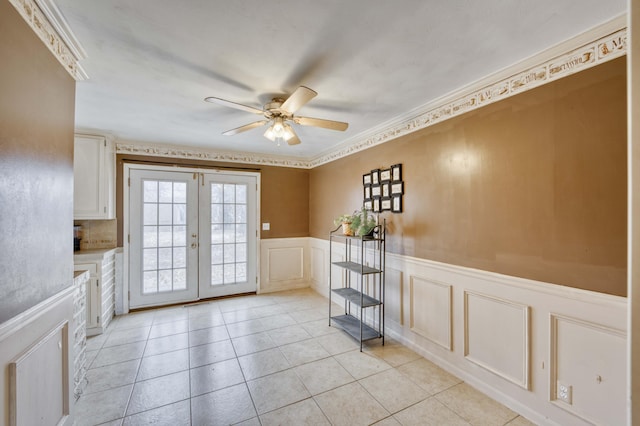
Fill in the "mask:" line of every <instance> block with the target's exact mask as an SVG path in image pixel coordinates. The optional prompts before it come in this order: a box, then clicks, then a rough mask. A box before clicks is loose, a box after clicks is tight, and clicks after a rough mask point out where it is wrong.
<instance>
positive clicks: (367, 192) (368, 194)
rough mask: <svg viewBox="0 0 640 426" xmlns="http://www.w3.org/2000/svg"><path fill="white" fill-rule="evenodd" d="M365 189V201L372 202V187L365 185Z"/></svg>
mask: <svg viewBox="0 0 640 426" xmlns="http://www.w3.org/2000/svg"><path fill="white" fill-rule="evenodd" d="M362 188H363V196H364V200H365V201H367V200H370V199H371V185H365V186H363V187H362Z"/></svg>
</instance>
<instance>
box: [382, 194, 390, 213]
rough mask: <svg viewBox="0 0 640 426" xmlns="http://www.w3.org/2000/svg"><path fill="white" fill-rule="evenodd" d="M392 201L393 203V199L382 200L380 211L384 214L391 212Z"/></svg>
mask: <svg viewBox="0 0 640 426" xmlns="http://www.w3.org/2000/svg"><path fill="white" fill-rule="evenodd" d="M391 201H392V199H391V197H385V198H380V210H381V211H383V212H384V211H390V210H391V204H392V202H391Z"/></svg>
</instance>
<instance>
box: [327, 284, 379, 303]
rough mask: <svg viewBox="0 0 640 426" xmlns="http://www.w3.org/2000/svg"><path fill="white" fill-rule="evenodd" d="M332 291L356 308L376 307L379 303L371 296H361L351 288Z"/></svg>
mask: <svg viewBox="0 0 640 426" xmlns="http://www.w3.org/2000/svg"><path fill="white" fill-rule="evenodd" d="M331 291H333V292H334V293H335V294H337V295H338V296H341V297H344V298H345V299H347V300H348V301H349V302H351V303H353V304H355V305H356V306H360V307H362V308H368V307H370V306H378V305H379V304H380V301H379V300H378V299H374V298H373V297H371V296H367V295H366V294H362V293H361V292H359V291H358V290H356V289H353V288H351V287H343V288H334V289H332V290H331Z"/></svg>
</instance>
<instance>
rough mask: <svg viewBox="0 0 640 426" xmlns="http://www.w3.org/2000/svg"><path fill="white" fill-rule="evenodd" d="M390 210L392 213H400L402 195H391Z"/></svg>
mask: <svg viewBox="0 0 640 426" xmlns="http://www.w3.org/2000/svg"><path fill="white" fill-rule="evenodd" d="M391 211H392V212H393V213H402V195H394V196H393V197H391Z"/></svg>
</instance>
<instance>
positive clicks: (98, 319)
mask: <svg viewBox="0 0 640 426" xmlns="http://www.w3.org/2000/svg"><path fill="white" fill-rule="evenodd" d="M96 322H97V323H98V324H100V316H99V315H98V316H97V317H96Z"/></svg>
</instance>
